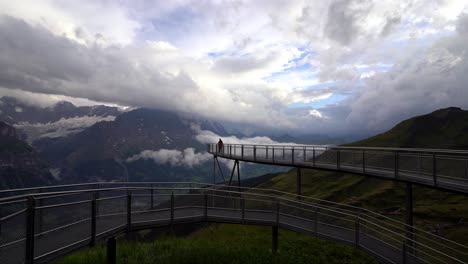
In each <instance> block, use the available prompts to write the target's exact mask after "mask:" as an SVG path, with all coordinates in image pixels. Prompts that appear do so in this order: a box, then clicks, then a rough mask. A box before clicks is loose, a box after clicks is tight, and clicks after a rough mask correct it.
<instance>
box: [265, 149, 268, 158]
mask: <svg viewBox="0 0 468 264" xmlns="http://www.w3.org/2000/svg"><path fill="white" fill-rule="evenodd" d="M265 156H266V159H268V146H266V154H265Z"/></svg>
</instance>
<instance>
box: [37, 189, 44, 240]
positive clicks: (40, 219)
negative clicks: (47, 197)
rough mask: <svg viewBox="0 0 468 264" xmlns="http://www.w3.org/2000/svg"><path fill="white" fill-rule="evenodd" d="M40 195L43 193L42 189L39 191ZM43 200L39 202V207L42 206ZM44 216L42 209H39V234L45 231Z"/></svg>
mask: <svg viewBox="0 0 468 264" xmlns="http://www.w3.org/2000/svg"><path fill="white" fill-rule="evenodd" d="M39 193H42V188H40V189H39ZM42 199H43V198H41V199H38V200H37V203H38V205H37V206H39V207H41V206H42ZM43 215H44V213H43V211H42V209H39V211H38V216H37V217H38V219H37V221H38V223H37V228H38V229H39V230H38V231H39V234H40V233H42V230H43V218H44V217H43Z"/></svg>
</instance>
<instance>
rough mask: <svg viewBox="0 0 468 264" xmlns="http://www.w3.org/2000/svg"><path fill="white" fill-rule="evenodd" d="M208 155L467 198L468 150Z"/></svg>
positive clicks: (245, 147)
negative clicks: (390, 182)
mask: <svg viewBox="0 0 468 264" xmlns="http://www.w3.org/2000/svg"><path fill="white" fill-rule="evenodd" d="M208 153H210V154H212V155H214V156H215V157H221V158H226V159H231V160H237V161H247V162H254V163H262V164H269V165H278V166H290V167H298V168H311V169H319V170H327V171H339V172H346V173H351V174H358V175H368V176H372V177H377V178H381V179H387V180H393V181H399V182H410V183H414V184H417V185H421V186H427V187H430V188H435V189H440V190H445V191H450V192H455V193H461V194H464V195H468V150H441V149H408V148H376V147H342V146H333V147H330V146H315V145H297V146H287V145H253V144H224V146H223V148H222V149H220V148H219V147H218V146H217V145H216V144H208Z"/></svg>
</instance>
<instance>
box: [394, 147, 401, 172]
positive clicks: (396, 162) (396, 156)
mask: <svg viewBox="0 0 468 264" xmlns="http://www.w3.org/2000/svg"><path fill="white" fill-rule="evenodd" d="M399 157H400V154H399V153H398V151H395V168H394V169H395V178H398V170H399V168H398V166H399V164H398V163H399Z"/></svg>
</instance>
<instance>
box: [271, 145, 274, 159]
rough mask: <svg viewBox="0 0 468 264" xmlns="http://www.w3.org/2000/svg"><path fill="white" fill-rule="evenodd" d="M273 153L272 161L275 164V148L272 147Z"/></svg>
mask: <svg viewBox="0 0 468 264" xmlns="http://www.w3.org/2000/svg"><path fill="white" fill-rule="evenodd" d="M271 152H272V153H271V160H272V161H273V162H275V146H273V147H272V150H271Z"/></svg>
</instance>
